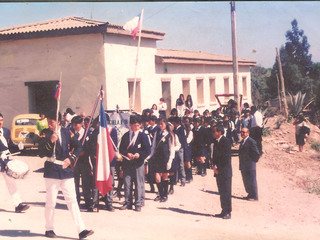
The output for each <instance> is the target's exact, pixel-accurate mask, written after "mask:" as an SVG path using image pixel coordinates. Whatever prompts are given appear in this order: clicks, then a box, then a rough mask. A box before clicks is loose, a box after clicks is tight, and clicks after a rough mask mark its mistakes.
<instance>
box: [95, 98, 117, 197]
mask: <svg viewBox="0 0 320 240" xmlns="http://www.w3.org/2000/svg"><path fill="white" fill-rule="evenodd" d="M111 141H112V140H111V138H110V133H109V131H108V128H107V118H106V114H105V112H104V108H103V104H102V100H100V113H99V133H98V139H97V169H96V186H97V188H98V190H99V192H100V193H101V194H102V196H105V195H106V194H107V193H108V192H109V191H111V190H112V179H111V171H110V162H111V161H112V160H113V157H114V148H113V145H112V142H111Z"/></svg>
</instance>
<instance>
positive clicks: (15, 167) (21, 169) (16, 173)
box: [6, 159, 29, 179]
mask: <svg viewBox="0 0 320 240" xmlns="http://www.w3.org/2000/svg"><path fill="white" fill-rule="evenodd" d="M28 172H29V167H28V165H27V164H26V163H25V162H23V161H20V160H17V159H13V160H11V161H9V162H8V163H7V171H6V173H7V175H8V176H9V177H12V178H15V179H23V178H24V177H25V176H26V175H27V173H28Z"/></svg>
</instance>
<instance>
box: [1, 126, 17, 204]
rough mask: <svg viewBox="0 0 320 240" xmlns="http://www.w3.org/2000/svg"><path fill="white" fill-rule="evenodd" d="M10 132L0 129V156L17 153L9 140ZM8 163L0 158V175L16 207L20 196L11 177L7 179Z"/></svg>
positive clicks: (15, 146)
mask: <svg viewBox="0 0 320 240" xmlns="http://www.w3.org/2000/svg"><path fill="white" fill-rule="evenodd" d="M10 134H11V133H10V130H9V129H7V128H4V127H3V128H0V155H1V154H2V153H8V154H10V153H11V152H16V151H18V150H19V149H18V146H17V145H15V144H14V143H13V142H12V140H11V138H10ZM7 162H8V159H7V158H5V159H2V158H0V175H2V176H3V178H4V180H5V183H6V186H7V189H8V191H9V193H10V195H11V199H12V202H13V204H14V206H15V207H18V206H19V204H20V203H21V202H22V201H21V197H20V194H19V192H18V188H17V184H16V182H15V180H14V179H13V178H11V177H9V176H8V175H7V174H6V173H5V166H6V163H7Z"/></svg>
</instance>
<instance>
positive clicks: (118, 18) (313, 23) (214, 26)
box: [0, 1, 320, 68]
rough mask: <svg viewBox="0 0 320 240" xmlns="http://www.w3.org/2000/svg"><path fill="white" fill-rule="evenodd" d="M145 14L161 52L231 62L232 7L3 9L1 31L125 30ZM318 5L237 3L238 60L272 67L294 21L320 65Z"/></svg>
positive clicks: (55, 5)
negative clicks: (75, 20)
mask: <svg viewBox="0 0 320 240" xmlns="http://www.w3.org/2000/svg"><path fill="white" fill-rule="evenodd" d="M141 9H144V20H143V28H146V29H152V30H157V31H162V32H165V33H166V35H165V39H164V40H160V41H158V42H157V47H158V48H165V49H178V50H191V51H202V52H208V53H214V54H220V55H226V56H232V44H231V10H230V2H229V1H219V2H218V1H211V2H171V1H170V2H31V3H30V2H29V3H14V2H11V3H10V2H7V3H0V16H1V21H0V28H7V27H12V26H17V25H23V24H30V23H35V22H41V21H48V20H53V19H57V18H62V17H68V16H78V17H84V18H88V19H94V20H100V21H106V22H110V23H115V24H125V23H126V22H127V21H129V20H131V19H132V18H133V17H135V16H136V15H138V14H139V13H140V12H141ZM319 13H320V1H319V2H318V1H284V2H280V1H271V2H270V1H269V2H262V1H259V2H251V1H250V2H243V1H240V2H236V29H237V47H238V57H240V58H248V59H252V60H255V61H257V64H258V65H260V66H262V67H266V68H268V67H272V66H273V64H274V62H275V57H276V48H280V47H281V46H282V45H284V44H285V42H286V38H285V34H286V32H287V31H288V30H291V22H292V20H293V19H296V20H297V21H298V27H299V28H300V29H303V30H304V34H305V35H306V36H307V37H308V42H309V44H310V45H311V47H310V49H309V53H310V54H312V61H313V62H320V44H319V39H320V30H319V23H320V14H319Z"/></svg>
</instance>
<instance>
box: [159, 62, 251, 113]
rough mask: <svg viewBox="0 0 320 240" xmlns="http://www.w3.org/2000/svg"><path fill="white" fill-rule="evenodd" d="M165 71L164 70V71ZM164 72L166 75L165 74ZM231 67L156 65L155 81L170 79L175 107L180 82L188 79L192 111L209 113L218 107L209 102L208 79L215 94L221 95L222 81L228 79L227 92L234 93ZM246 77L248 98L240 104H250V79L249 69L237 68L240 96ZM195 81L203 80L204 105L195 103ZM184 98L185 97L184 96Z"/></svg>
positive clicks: (179, 91)
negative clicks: (208, 111) (206, 111)
mask: <svg viewBox="0 0 320 240" xmlns="http://www.w3.org/2000/svg"><path fill="white" fill-rule="evenodd" d="M164 69H166V70H164ZM165 71H166V73H165ZM232 71H233V70H232V66H212V65H201V66H199V65H178V64H166V65H162V64H158V65H156V72H157V79H158V81H160V80H161V79H163V78H166V79H170V82H171V105H172V106H175V102H176V100H177V98H178V97H179V95H180V94H181V93H183V89H182V85H183V84H182V80H185V79H190V94H191V96H192V100H193V105H194V109H198V110H199V112H200V113H202V112H203V111H204V110H205V109H209V110H210V111H212V110H215V109H217V108H218V107H219V103H218V102H217V101H215V102H210V81H209V79H210V78H214V79H215V84H216V88H215V89H216V94H223V93H225V91H224V79H225V78H229V92H230V93H234V89H233V72H232ZM243 77H246V80H247V92H248V97H246V98H244V99H243V101H242V103H244V102H248V103H249V104H250V103H251V78H250V68H249V67H244V66H241V67H239V79H240V81H239V93H240V94H242V78H243ZM197 79H203V95H204V96H203V97H204V104H199V103H198V102H197V92H198V91H197ZM185 98H186V96H185Z"/></svg>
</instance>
